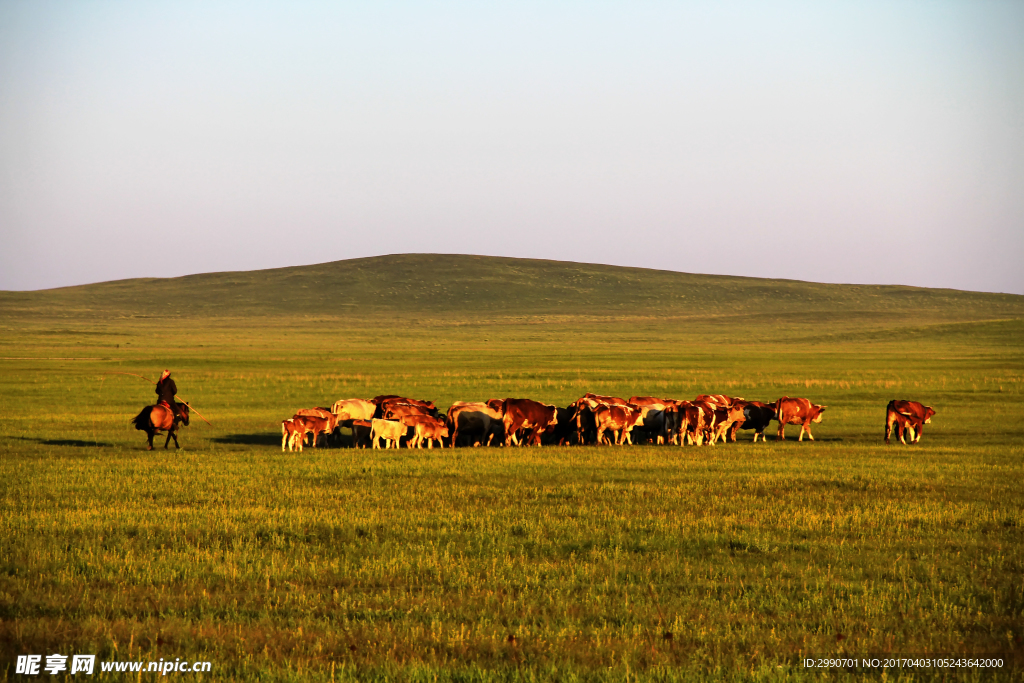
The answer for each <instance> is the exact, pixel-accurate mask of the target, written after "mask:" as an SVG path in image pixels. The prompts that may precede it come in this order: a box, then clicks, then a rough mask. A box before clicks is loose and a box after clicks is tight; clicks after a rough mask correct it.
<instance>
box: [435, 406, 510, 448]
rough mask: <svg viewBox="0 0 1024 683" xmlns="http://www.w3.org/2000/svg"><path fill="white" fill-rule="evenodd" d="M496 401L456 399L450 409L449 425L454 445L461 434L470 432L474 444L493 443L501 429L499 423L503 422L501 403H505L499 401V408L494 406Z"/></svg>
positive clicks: (471, 441)
mask: <svg viewBox="0 0 1024 683" xmlns="http://www.w3.org/2000/svg"><path fill="white" fill-rule="evenodd" d="M494 401H495V399H492V400H491V401H488V402H487V403H465V402H463V401H456V402H455V403H453V404H452V406H451V407H450V408H449V409H448V427H449V429H450V430H451V432H452V446H453V447H454V446H456V445H457V443H456V442H457V441H458V439H459V435H460V434H461V435H466V434H469V435H470V443H471V444H472V445H473V446H479V445H480V444H481V443H484V442H486V445H487V446H490V445H491V439H493V438H494V435H495V434H496V433H497V432H499V431H500V429H498V428H497V425H500V424H501V422H502V411H501V409H500V404H503V403H504V401H498V404H499V408H498V409H495V408H494V407H493V406H492V403H493V402H494Z"/></svg>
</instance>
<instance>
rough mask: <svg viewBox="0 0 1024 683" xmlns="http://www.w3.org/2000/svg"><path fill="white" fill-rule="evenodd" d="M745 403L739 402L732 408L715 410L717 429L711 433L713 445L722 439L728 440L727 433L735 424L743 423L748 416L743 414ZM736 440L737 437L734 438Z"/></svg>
mask: <svg viewBox="0 0 1024 683" xmlns="http://www.w3.org/2000/svg"><path fill="white" fill-rule="evenodd" d="M743 408H744V403H743V402H742V401H741V402H737V403H735V404H734V405H733V406H732V407H731V408H718V409H717V410H715V429H714V432H713V433H712V435H711V441H710V442H709V443H710V444H711V445H712V446H714V445H715V443H716V442H717V441H718V440H719V439H721V440H722V441H723V442H725V441H726V440H727V434H728V432H729V430H730V429H731V428H732V426H733V425H739V424H743V422H744V421H745V420H746V417H745V416H744V415H743ZM733 440H734V441H735V439H733Z"/></svg>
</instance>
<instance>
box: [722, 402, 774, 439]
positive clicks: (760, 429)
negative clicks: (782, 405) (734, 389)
mask: <svg viewBox="0 0 1024 683" xmlns="http://www.w3.org/2000/svg"><path fill="white" fill-rule="evenodd" d="M743 417H744V418H745V420H744V421H743V422H742V423H739V422H737V423H735V424H733V426H732V430H731V431H730V432H729V440H730V441H736V433H737V432H738V431H739V430H741V429H753V430H754V443H757V437H758V436H760V437H761V441H762V442H763V441H764V440H765V435H764V430H765V427H767V426H768V423H769V422H771V421H772V420H774V419H775V406H774V405H769V404H767V403H761V402H760V401H744V402H743Z"/></svg>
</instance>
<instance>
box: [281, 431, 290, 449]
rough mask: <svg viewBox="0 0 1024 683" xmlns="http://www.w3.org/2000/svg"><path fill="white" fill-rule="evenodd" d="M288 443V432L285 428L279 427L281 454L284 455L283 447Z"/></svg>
mask: <svg viewBox="0 0 1024 683" xmlns="http://www.w3.org/2000/svg"><path fill="white" fill-rule="evenodd" d="M287 442H288V432H287V430H285V428H284V427H283V426H282V427H281V452H282V453H284V446H285V444H286V443H287Z"/></svg>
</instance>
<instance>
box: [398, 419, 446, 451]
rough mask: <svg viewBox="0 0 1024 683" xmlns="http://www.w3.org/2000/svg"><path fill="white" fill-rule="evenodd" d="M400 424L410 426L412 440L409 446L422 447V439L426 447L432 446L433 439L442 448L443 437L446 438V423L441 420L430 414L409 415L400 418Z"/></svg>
mask: <svg viewBox="0 0 1024 683" xmlns="http://www.w3.org/2000/svg"><path fill="white" fill-rule="evenodd" d="M402 424H404V425H405V426H407V427H410V428H412V440H411V441H410V442H409V447H410V448H412V446H413V445H415V446H416V448H422V447H423V440H424V439H426V441H427V448H433V447H434V441H437V443H438V444H439V445H440V447H441V448H444V441H443V439H446V438H448V425H447V424H445V423H444V422H443V421H441V420H438V419H437V418H433V417H430V416H410V417H407V418H405V419H404V420H402Z"/></svg>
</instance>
